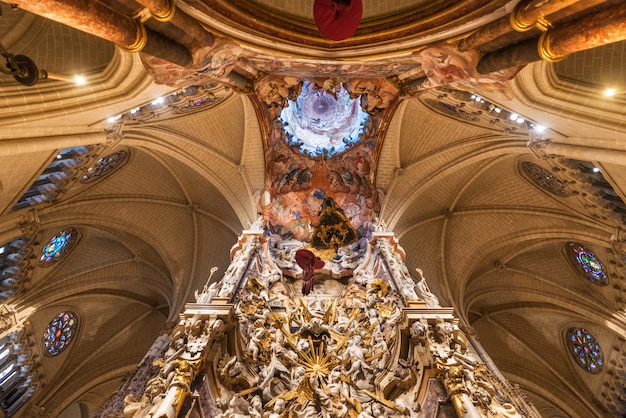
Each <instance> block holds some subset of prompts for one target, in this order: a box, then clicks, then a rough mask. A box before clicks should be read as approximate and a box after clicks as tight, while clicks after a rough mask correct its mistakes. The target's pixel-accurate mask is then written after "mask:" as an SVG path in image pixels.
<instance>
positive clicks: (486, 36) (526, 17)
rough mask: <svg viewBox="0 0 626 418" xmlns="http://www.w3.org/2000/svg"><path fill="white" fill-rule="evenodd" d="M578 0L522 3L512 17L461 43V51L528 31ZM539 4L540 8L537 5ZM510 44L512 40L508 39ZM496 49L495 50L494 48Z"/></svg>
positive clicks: (489, 26)
mask: <svg viewBox="0 0 626 418" xmlns="http://www.w3.org/2000/svg"><path fill="white" fill-rule="evenodd" d="M577 2H578V0H531V1H528V2H524V1H522V2H520V3H518V5H517V6H516V7H515V10H514V11H513V12H512V13H511V15H510V16H504V17H501V18H500V19H498V20H495V21H493V22H491V23H488V24H487V25H485V26H483V27H482V28H480V29H479V30H477V31H476V32H474V33H473V34H472V35H470V36H468V37H467V38H465V39H463V40H461V41H460V42H459V50H460V51H467V50H470V49H472V48H477V49H478V50H481V48H480V46H481V45H484V44H486V43H488V42H491V41H494V40H496V39H497V38H499V37H501V36H502V35H505V34H507V33H511V32H513V29H514V28H515V30H518V31H522V30H523V31H526V30H530V29H532V28H533V27H534V26H535V24H536V23H537V21H538V20H540V19H543V18H544V16H548V15H550V14H552V13H554V12H557V11H559V10H561V9H564V8H565V7H568V6H570V5H572V4H574V3H577ZM538 3H539V6H538V5H537V4H538ZM532 36H533V35H532V34H528V35H525V36H520V37H521V38H529V37H532ZM507 40H508V41H509V43H510V39H509V38H507ZM494 49H495V48H494Z"/></svg>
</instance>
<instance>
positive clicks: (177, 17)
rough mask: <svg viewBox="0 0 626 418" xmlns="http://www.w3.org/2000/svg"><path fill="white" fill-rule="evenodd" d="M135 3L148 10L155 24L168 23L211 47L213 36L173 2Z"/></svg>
mask: <svg viewBox="0 0 626 418" xmlns="http://www.w3.org/2000/svg"><path fill="white" fill-rule="evenodd" d="M137 3H139V4H141V5H142V6H144V7H146V8H147V9H148V10H150V16H151V17H152V18H153V19H154V20H156V21H157V22H162V23H165V22H169V23H171V24H172V25H174V26H176V27H177V28H179V29H183V30H184V31H185V32H186V33H187V34H189V35H191V36H192V37H193V38H194V39H196V40H197V41H199V42H200V43H201V44H203V45H206V46H211V45H213V41H214V38H213V35H212V34H211V33H210V32H208V31H207V30H206V29H204V27H203V26H202V25H201V24H200V23H198V21H197V20H195V19H193V18H192V17H190V16H189V15H188V14H186V13H185V12H183V11H182V10H180V9H179V8H177V7H176V5H175V0H137Z"/></svg>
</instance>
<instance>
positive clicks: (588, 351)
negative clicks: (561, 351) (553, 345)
mask: <svg viewBox="0 0 626 418" xmlns="http://www.w3.org/2000/svg"><path fill="white" fill-rule="evenodd" d="M566 338H567V347H568V348H569V352H570V354H571V355H572V357H573V358H574V360H575V361H576V363H577V364H578V365H579V366H580V367H582V368H583V369H585V370H587V371H588V372H591V373H599V372H600V370H602V366H603V365H604V360H603V358H602V350H601V349H600V345H599V344H598V340H596V339H595V338H594V337H593V335H591V334H590V333H588V332H587V331H586V330H585V329H584V328H570V329H569V330H568V331H567V336H566Z"/></svg>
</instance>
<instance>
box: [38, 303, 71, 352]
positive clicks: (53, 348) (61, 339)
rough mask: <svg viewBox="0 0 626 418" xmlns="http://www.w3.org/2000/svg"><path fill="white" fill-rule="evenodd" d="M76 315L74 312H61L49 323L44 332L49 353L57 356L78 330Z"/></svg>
mask: <svg viewBox="0 0 626 418" xmlns="http://www.w3.org/2000/svg"><path fill="white" fill-rule="evenodd" d="M76 325H77V320H76V315H75V314H74V313H73V312H69V311H67V312H59V314H58V315H57V316H56V317H55V318H54V319H53V320H52V321H50V323H49V324H48V327H46V330H45V331H44V334H43V344H44V348H45V349H46V351H47V353H48V354H49V355H51V356H56V355H57V354H59V353H61V351H63V350H64V349H65V348H66V347H67V345H68V344H69V342H70V341H71V340H72V338H73V337H74V334H75V332H76Z"/></svg>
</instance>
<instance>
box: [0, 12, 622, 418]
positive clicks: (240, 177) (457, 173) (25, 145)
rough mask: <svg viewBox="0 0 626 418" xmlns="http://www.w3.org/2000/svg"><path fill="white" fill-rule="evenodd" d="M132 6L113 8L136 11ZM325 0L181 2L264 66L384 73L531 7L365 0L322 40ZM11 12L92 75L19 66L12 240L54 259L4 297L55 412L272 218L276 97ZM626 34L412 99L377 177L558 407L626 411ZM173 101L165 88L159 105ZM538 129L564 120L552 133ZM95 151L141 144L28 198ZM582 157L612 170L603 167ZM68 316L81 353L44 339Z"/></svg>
mask: <svg viewBox="0 0 626 418" xmlns="http://www.w3.org/2000/svg"><path fill="white" fill-rule="evenodd" d="M120 3H121V2H112V5H111V7H112V8H116V7H117V10H122V11H127V9H132V8H133V7H132V6H130V5H126V6H124V7H125V8H123V7H122V6H121V5H120ZM312 3H313V2H312V1H303V2H290V1H271V2H267V1H244V0H238V1H229V2H226V1H220V0H216V1H200V0H190V1H185V2H179V7H181V8H183V9H184V10H185V11H186V12H187V13H188V14H189V15H191V16H192V17H194V18H196V19H198V20H200V21H203V23H205V24H206V25H207V26H209V27H211V28H213V30H214V32H215V33H219V35H220V36H224V37H229V38H234V39H235V40H236V42H239V43H240V45H241V46H242V48H243V50H244V52H243V54H244V55H245V54H248V55H249V56H250V57H252V58H254V57H257V58H258V61H256V64H257V65H260V64H259V63H263V62H268V61H267V57H271V56H272V54H276V55H277V56H278V57H281V59H282V57H285V56H291V59H293V60H294V62H300V61H299V60H301V61H302V62H305V61H306V60H317V59H319V60H322V61H324V60H331V59H334V57H336V56H339V55H341V54H345V55H342V57H343V58H342V59H345V60H347V61H349V60H350V59H353V58H354V59H357V58H358V57H362V61H363V62H364V64H363V65H365V66H367V65H370V63H371V61H372V60H376V59H378V58H376V57H382V58H380V59H383V60H386V59H391V58H393V57H394V54H395V53H396V52H398V51H400V52H398V53H399V54H400V55H403V54H404V55H406V54H405V51H407V53H408V52H410V51H412V50H418V49H419V48H420V47H423V46H424V45H429V44H431V43H432V42H435V41H438V40H443V39H448V38H454V37H459V36H461V35H462V34H465V33H469V32H471V31H473V30H475V29H476V28H478V27H480V26H482V25H484V24H485V23H487V22H489V21H493V20H495V19H497V18H498V17H500V16H506V15H507V14H508V13H510V12H511V10H512V9H513V6H514V5H515V4H516V3H517V2H516V1H512V2H506V1H491V2H490V1H482V2H481V1H467V2H445V1H444V2H430V1H398V2H377V1H364V2H363V10H364V11H363V21H362V26H361V27H360V28H359V30H358V31H357V32H356V34H355V35H354V37H353V38H348V39H347V40H345V41H342V42H340V43H338V44H333V43H331V42H330V41H327V40H325V39H324V38H322V37H321V36H320V35H319V34H318V33H317V32H316V29H315V24H314V21H313V19H312V16H311V14H310V10H311V5H312ZM386 3H393V5H387V4H386ZM569 3H575V2H569ZM583 3H584V2H583ZM589 3H593V5H594V6H595V5H600V6H602V4H603V3H606V5H608V6H610V5H612V4H617V3H618V2H610V1H609V2H599V1H594V2H589ZM133 4H134V3H133ZM0 6H1V7H2V12H3V13H2V16H0V42H1V43H2V45H3V46H4V47H5V48H7V49H8V50H9V51H10V52H12V53H14V54H18V53H19V54H24V55H27V56H29V57H30V58H32V59H33V60H34V61H35V62H36V63H37V65H38V66H39V67H40V68H41V69H46V70H47V71H49V72H51V73H58V74H66V75H73V74H74V73H80V74H84V75H86V76H87V78H88V81H89V83H88V84H86V85H84V86H74V85H72V84H70V83H67V82H64V81H58V80H53V79H48V80H42V81H40V82H39V83H37V84H36V85H34V86H30V87H27V86H22V85H20V84H18V83H17V82H16V81H15V80H14V79H13V78H12V77H11V76H10V75H4V74H0V126H1V128H0V159H1V160H0V190H1V194H0V238H2V239H1V240H0V241H2V242H8V241H10V240H12V239H16V238H19V237H23V236H27V237H28V238H30V243H29V245H30V246H31V247H32V249H33V257H35V258H34V259H33V260H34V261H33V262H31V263H30V265H29V270H28V273H27V280H26V281H25V282H24V283H23V284H21V285H20V287H19V290H18V291H17V292H16V293H15V294H13V295H11V296H10V297H9V298H8V299H6V300H4V304H5V305H6V306H7V307H8V308H10V309H12V310H14V311H15V312H16V314H15V315H16V320H17V322H18V323H19V324H20V325H21V326H23V327H25V329H26V333H27V334H28V335H30V336H31V339H32V341H33V342H34V344H33V345H32V347H31V350H32V351H33V353H34V354H35V357H36V359H37V361H36V363H37V364H38V365H39V367H40V369H39V379H40V381H41V385H40V387H39V388H38V389H37V391H36V392H35V393H34V395H33V396H32V398H31V399H30V401H29V405H28V406H26V407H24V408H23V409H22V410H20V411H19V412H18V414H23V413H25V412H26V411H27V410H32V408H33V407H34V406H35V405H36V408H43V411H44V412H45V413H47V414H49V416H81V414H85V415H83V416H87V415H86V413H85V410H86V409H88V410H89V411H91V412H93V411H94V410H95V409H96V408H97V407H98V406H99V405H100V403H101V402H102V401H104V400H105V399H106V398H107V397H108V396H109V395H110V394H111V393H113V392H114V391H115V389H116V386H117V384H118V383H119V381H120V380H121V378H122V377H123V376H124V375H125V374H126V373H128V372H129V371H131V370H133V369H134V368H135V367H136V365H137V364H138V363H139V361H140V360H141V359H142V357H143V355H144V354H145V353H146V351H147V350H148V349H149V347H150V346H151V345H152V343H153V342H154V340H155V338H156V337H157V336H158V334H159V330H160V329H162V327H164V326H165V325H166V323H171V322H172V321H175V320H176V319H177V317H178V314H179V312H181V310H182V309H183V308H184V305H185V303H187V302H190V301H192V300H193V293H194V291H195V290H196V289H199V288H201V287H202V286H203V285H204V283H205V281H206V279H207V277H208V276H209V271H210V269H211V268H212V267H213V266H217V267H218V268H219V270H218V273H217V275H220V272H224V271H225V270H226V268H227V266H228V263H229V255H230V254H229V252H230V248H231V246H232V245H233V244H235V243H236V241H237V236H238V234H239V233H240V232H241V230H242V229H246V228H248V227H249V225H250V224H251V223H252V222H254V221H255V219H256V218H257V213H258V212H260V209H259V204H258V202H259V196H260V194H261V192H262V190H263V187H264V178H265V173H266V163H267V161H266V157H265V146H266V139H265V138H264V137H263V135H264V132H266V131H265V130H264V129H265V128H264V126H265V125H264V123H267V121H264V120H263V117H262V114H261V113H260V112H259V111H258V102H256V101H255V100H256V99H254V98H252V97H251V96H250V95H249V94H244V93H241V92H240V91H239V90H238V89H237V88H234V87H232V86H228V85H226V84H224V83H214V84H211V83H203V84H202V87H201V88H199V89H196V90H193V91H192V90H189V89H186V88H184V87H181V86H172V87H168V86H166V85H163V84H156V83H154V82H153V79H152V77H151V76H150V75H148V74H147V72H146V70H145V68H144V65H143V64H142V62H141V59H140V57H139V55H138V54H129V53H127V52H124V51H122V50H121V49H120V48H117V47H115V46H114V45H113V44H112V43H111V42H109V41H106V40H103V39H100V38H98V37H95V36H92V35H88V34H86V33H84V32H80V31H77V30H75V29H72V28H70V27H68V26H66V25H63V24H60V23H55V22H52V21H50V20H47V19H45V18H43V17H38V16H35V15H32V14H30V13H27V12H25V11H23V10H20V9H16V10H12V9H11V7H10V6H9V5H8V4H5V3H1V4H0ZM608 6H607V7H608ZM437 7H439V8H440V9H437ZM572 7H577V6H576V5H574V6H572ZM465 8H467V10H466V9H465ZM578 13H581V12H578ZM253 16H256V17H255V18H253ZM577 16H578V15H577V14H574V15H573V17H569V18H568V19H570V20H571V19H573V18H574V17H577ZM564 19H565V18H564ZM565 21H567V19H565ZM211 25H212V26H211ZM244 28H245V30H244ZM278 39H281V42H280V43H279V42H278V41H277V40H278ZM393 39H395V40H396V41H395V42H394V41H393ZM625 45H626V44H625V43H624V42H618V43H614V44H611V45H608V46H605V47H602V48H597V49H591V50H588V51H584V52H579V53H575V54H572V55H570V56H569V57H568V58H566V59H565V60H563V61H561V62H559V63H556V64H549V63H546V62H542V61H539V62H534V63H530V64H528V65H526V66H524V67H523V68H521V69H520V71H519V72H518V73H517V75H515V77H514V78H512V79H511V80H510V81H508V82H507V87H506V89H504V90H502V89H497V90H486V89H484V88H482V87H485V86H484V85H482V84H480V83H477V84H475V86H474V87H476V88H475V89H474V90H472V88H471V86H469V85H467V84H465V85H462V84H452V85H446V86H438V87H432V88H428V89H423V91H421V92H420V94H416V95H414V96H403V97H402V98H401V99H400V100H398V101H397V102H395V104H394V105H393V106H392V107H391V108H390V109H391V110H390V111H389V112H388V117H387V118H386V120H385V122H384V123H385V130H384V132H385V136H384V139H383V142H382V146H381V147H380V149H379V152H378V155H377V158H378V167H377V172H376V173H375V185H376V188H377V190H378V198H379V204H380V217H381V218H382V219H383V220H384V221H385V222H386V224H387V226H388V228H389V230H390V231H393V232H394V233H395V235H396V237H397V238H398V239H399V241H400V244H401V245H402V247H403V248H404V249H405V251H406V253H407V265H408V267H409V270H411V271H415V268H419V269H421V270H423V272H424V276H425V277H426V278H427V281H428V284H429V286H430V288H431V290H432V291H433V292H434V293H435V294H436V295H437V296H438V297H439V298H440V302H441V304H442V305H448V306H454V307H455V314H456V315H457V316H459V317H460V318H461V321H462V323H463V324H464V325H465V327H466V329H467V330H468V332H471V329H473V330H474V332H475V334H476V336H477V338H478V340H479V341H480V342H481V344H482V346H483V347H484V348H485V350H486V351H487V353H488V354H489V356H490V357H491V359H492V360H493V362H494V363H495V364H496V365H497V366H498V368H499V369H500V371H501V372H502V374H503V375H504V377H506V378H507V379H509V381H510V382H511V383H513V384H517V385H519V386H520V387H521V389H522V390H523V391H524V392H525V393H526V395H527V396H528V397H529V398H530V399H531V401H532V402H533V403H534V404H535V405H536V406H537V408H538V410H539V411H540V412H541V414H542V416H545V417H566V416H572V417H591V416H593V417H605V416H620V415H619V414H620V413H623V412H624V408H625V405H624V401H623V399H624V396H626V394H625V393H624V388H623V380H624V367H626V354H625V353H626V312H625V308H626V302H625V300H626V278H625V276H626V272H625V271H624V266H623V263H624V257H626V253H625V252H624V251H623V247H622V246H621V243H622V242H623V241H622V240H623V239H624V232H623V230H624V222H623V218H622V213H621V212H620V208H621V207H622V206H623V203H621V202H623V201H624V199H625V197H626V158H624V155H626V154H625V153H626V145H625V144H626V122H625V118H624V114H626V95H625V94H624V91H623V90H621V91H618V94H617V95H616V96H613V97H611V98H607V97H605V96H603V94H602V93H603V91H604V88H605V87H608V86H620V85H621V86H622V87H623V86H624V85H626V80H625V79H624V76H623V74H624V71H623V68H624V48H625ZM290 50H293V52H289V51H290ZM255 54H257V55H255ZM248 55H246V56H248ZM390 57H391V58H390ZM252 58H251V60H252ZM368 68H370V67H368ZM353 70H354V69H353ZM282 71H283V73H284V75H294V74H290V72H294V73H297V72H298V71H301V70H299V69H295V70H287V69H283V70H282ZM323 71H325V70H320V69H319V68H318V69H316V70H313V74H312V75H313V76H319V75H320V72H323ZM279 72H280V71H279ZM416 73H419V71H416ZM407 74H408V73H407ZM407 74H405V75H407ZM340 75H341V76H346V77H347V76H350V75H352V76H354V75H355V74H340ZM420 75H421V74H417V75H416V76H415V77H419V76H420ZM407 77H408V75H407ZM464 92H467V93H464ZM472 95H473V96H472ZM477 96H478V97H477ZM158 97H164V98H166V99H165V100H164V101H163V103H158V102H156V101H155V102H154V103H153V100H155V99H156V98H158ZM200 99H203V100H205V101H204V102H202V103H201V104H196V105H193V104H190V103H193V102H194V100H200ZM481 100H482V101H481ZM186 103H188V104H189V105H188V106H187V107H183V106H182V105H184V104H186ZM496 108H497V109H500V110H501V111H502V113H501V114H500V113H496V112H495V109H496ZM134 109H139V110H135V111H134V112H132V113H131V110H134ZM176 109H178V110H176ZM512 113H515V114H517V115H519V116H518V117H521V118H524V122H523V123H518V122H517V121H514V120H512V119H510V118H508V116H509V115H511V114H512ZM118 115H122V116H121V117H119V118H117V119H116V117H117V116H118ZM503 115H506V117H505V116H503ZM109 118H113V119H111V120H109ZM538 125H542V126H544V127H546V129H545V131H543V132H542V133H537V132H536V131H535V129H534V128H536V127H537V126H538ZM75 145H93V146H94V148H93V155H90V158H91V160H90V161H91V162H95V161H96V160H97V158H99V157H102V156H106V155H110V154H112V153H114V152H117V151H121V150H123V151H125V152H126V153H127V155H128V158H127V161H126V162H125V163H124V164H123V165H121V166H120V167H119V168H118V169H116V170H115V171H114V172H112V173H111V174H109V175H107V176H103V178H102V179H98V180H95V181H92V182H81V181H80V175H81V174H82V173H84V170H83V171H80V170H79V171H77V172H75V173H73V174H72V176H71V177H70V178H69V179H68V180H67V181H66V182H64V183H63V185H62V193H60V194H58V195H55V197H54V199H52V200H51V201H49V202H45V203H41V204H39V205H34V206H32V207H29V208H24V209H19V210H12V208H13V206H14V205H15V204H16V202H17V201H18V199H20V197H21V196H22V195H23V194H24V192H25V191H26V190H28V188H29V187H30V185H31V184H32V183H33V181H34V180H36V179H37V178H38V177H39V176H40V174H41V173H42V172H43V171H44V169H45V168H46V167H47V166H48V164H49V163H50V162H51V161H53V159H54V158H55V157H56V155H57V154H58V152H59V151H60V150H61V149H63V148H66V147H69V146H75ZM581 161H582V162H585V163H586V164H587V165H586V166H585V167H592V166H593V167H597V168H598V169H599V172H600V173H601V175H602V179H601V181H600V180H598V176H599V175H598V174H596V177H595V181H594V177H592V175H586V174H588V173H586V171H585V170H584V169H583V168H582V167H583V166H582V165H581V164H582V163H581ZM524 163H532V164H535V165H538V166H539V167H542V168H545V169H547V170H550V173H551V175H553V176H555V178H556V179H557V180H559V181H560V182H561V183H560V184H562V185H564V188H565V189H566V190H567V193H564V194H555V193H553V192H551V191H549V190H547V189H546V188H542V187H540V186H539V185H538V184H537V182H536V181H533V177H532V174H529V173H528V172H527V171H525V169H524ZM88 165H89V164H86V165H85V166H84V168H86V167H87V166H88ZM534 180H537V179H536V177H535V178H534ZM600 183H602V184H601V185H600ZM608 190H610V192H609V191H608ZM608 194H610V195H611V196H612V197H613V200H612V201H611V200H607V195H608ZM67 227H73V228H75V229H76V230H77V231H79V239H78V241H77V243H76V245H75V246H74V248H73V249H72V250H71V251H70V252H69V253H68V254H67V255H66V256H65V257H64V258H63V259H61V260H60V261H59V262H57V263H54V264H53V265H52V266H50V267H41V266H39V265H38V264H37V262H36V261H37V260H36V259H37V258H38V256H39V251H41V248H42V247H43V246H44V245H45V244H46V243H47V241H48V240H49V239H50V238H51V237H52V236H53V235H54V234H56V233H58V232H59V231H60V230H62V229H64V228H67ZM569 242H577V243H581V244H583V245H585V246H586V247H587V248H588V249H589V250H591V251H593V253H594V254H595V255H596V256H597V258H598V259H599V260H600V261H601V262H602V263H603V264H604V267H605V270H606V272H607V275H608V278H609V284H608V285H607V286H599V285H597V284H593V283H591V282H590V281H589V280H586V279H584V278H582V277H581V275H580V274H579V273H578V272H577V271H576V269H575V268H574V267H573V266H572V264H570V263H569V262H568V260H567V258H566V256H565V255H564V251H565V250H564V248H565V249H566V245H567V243H569ZM64 310H70V311H73V312H76V313H77V315H78V317H79V322H80V326H79V329H78V332H77V333H76V336H75V338H74V340H73V341H72V342H71V344H70V345H69V346H68V349H67V350H65V351H64V352H62V353H61V354H60V355H58V356H54V357H50V356H46V355H45V354H44V348H43V347H42V345H41V335H42V333H43V331H44V329H45V327H46V326H47V324H48V323H49V321H50V320H51V319H52V318H53V317H54V316H55V315H56V314H57V313H58V312H60V311H64ZM572 327H575V328H577V327H583V328H585V329H586V330H588V331H589V332H590V333H591V334H593V336H594V337H595V338H596V339H597V340H598V342H599V344H600V346H601V348H602V351H603V355H604V359H605V364H604V368H603V369H602V371H601V372H600V373H597V374H591V373H588V372H587V371H585V370H584V369H583V368H581V367H579V366H578V365H577V364H576V362H575V361H574V360H573V359H572V357H571V355H570V353H569V352H568V348H567V343H566V340H565V333H566V331H567V330H568V329H570V328H572ZM620 397H621V398H620ZM620 399H621V401H620ZM620 402H621V403H620ZM77 405H82V406H83V407H82V409H81V408H79V407H78V406H77ZM620 408H621V409H620ZM64 410H65V412H63V414H62V411H64ZM80 411H83V412H80ZM620 411H621V412H620Z"/></svg>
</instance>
